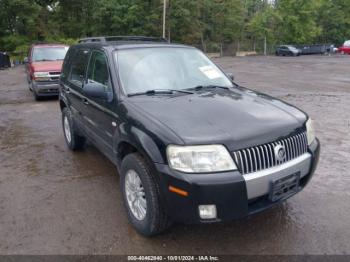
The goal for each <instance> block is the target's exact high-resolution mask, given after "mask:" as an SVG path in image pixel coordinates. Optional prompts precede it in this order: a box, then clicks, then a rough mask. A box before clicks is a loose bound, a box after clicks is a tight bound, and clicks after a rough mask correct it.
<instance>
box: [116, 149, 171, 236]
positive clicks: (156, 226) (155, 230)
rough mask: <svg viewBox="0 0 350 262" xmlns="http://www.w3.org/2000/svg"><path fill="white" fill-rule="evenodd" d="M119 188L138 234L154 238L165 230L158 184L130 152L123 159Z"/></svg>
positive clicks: (130, 219)
mask: <svg viewBox="0 0 350 262" xmlns="http://www.w3.org/2000/svg"><path fill="white" fill-rule="evenodd" d="M120 186H121V190H122V194H123V199H124V205H125V207H126V209H127V213H128V218H129V221H130V223H131V224H132V225H133V227H134V228H135V229H136V230H137V232H139V233H140V234H142V235H144V236H153V235H156V234H159V233H161V232H162V231H164V230H165V229H166V228H167V227H168V225H169V223H168V216H167V214H166V210H165V208H164V204H163V201H162V198H161V196H160V188H159V183H158V182H157V179H156V178H155V175H154V174H153V173H152V171H151V168H150V167H149V166H148V164H147V163H146V161H145V160H144V159H143V158H142V157H141V155H140V154H138V153H133V154H130V155H127V156H126V157H125V158H124V160H123V162H122V167H121V177H120Z"/></svg>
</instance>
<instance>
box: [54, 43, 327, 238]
mask: <svg viewBox="0 0 350 262" xmlns="http://www.w3.org/2000/svg"><path fill="white" fill-rule="evenodd" d="M59 99H60V106H61V109H62V124H63V130H64V135H65V139H66V142H67V144H68V146H69V148H71V149H72V150H78V149H82V148H83V147H84V144H85V141H86V139H89V141H91V142H92V143H93V144H94V145H95V146H96V147H97V148H99V149H100V150H101V151H102V152H103V153H104V154H105V155H106V156H107V157H108V158H109V159H110V160H111V161H112V162H113V163H114V164H115V165H116V167H117V169H118V172H119V174H120V187H121V190H122V195H123V198H124V203H125V206H126V209H127V214H128V217H129V220H130V222H131V223H132V225H133V226H134V227H135V228H136V230H137V231H138V232H139V233H141V234H143V235H146V236H151V235H154V234H157V233H159V232H161V231H163V230H164V229H166V228H167V226H169V225H170V222H185V223H198V222H200V223H205V222H221V221H230V220H233V219H236V218H240V217H244V216H247V215H250V214H253V213H256V212H258V211H261V210H264V209H266V208H269V207H271V206H273V205H275V204H276V203H279V202H281V201H283V200H285V199H287V198H289V197H290V196H292V195H294V194H295V193H297V192H299V191H300V190H301V189H303V188H304V187H305V186H306V184H307V183H308V181H309V180H310V178H311V176H312V175H313V173H314V170H315V168H316V165H317V162H318V156H319V148H320V146H319V142H318V140H317V138H315V134H314V131H313V128H312V122H311V120H310V119H309V118H308V116H307V115H306V114H305V113H303V112H302V111H300V110H299V109H297V108H295V107H293V106H291V105H289V104H286V103H284V102H282V101H280V100H277V99H275V98H272V97H270V96H267V95H264V94H261V93H257V92H253V91H251V90H249V89H246V88H243V87H240V86H238V85H237V84H235V83H234V82H233V77H230V76H229V75H227V74H225V73H224V72H223V71H222V70H221V69H220V68H219V67H218V66H216V65H215V64H214V63H213V62H211V61H210V59H208V58H207V57H206V56H205V55H204V54H203V53H202V52H201V51H199V50H197V49H196V48H193V47H190V46H185V45H177V44H170V43H167V42H165V41H164V40H163V39H155V38H146V37H100V38H88V39H83V40H81V41H80V43H79V44H77V45H75V46H72V47H71V48H70V49H69V51H68V53H67V55H66V58H65V60H64V65H63V71H62V75H61V79H60V94H59ZM82 172H84V171H83V170H82Z"/></svg>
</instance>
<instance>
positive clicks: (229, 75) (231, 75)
mask: <svg viewBox="0 0 350 262" xmlns="http://www.w3.org/2000/svg"><path fill="white" fill-rule="evenodd" d="M226 75H227V76H228V78H230V79H231V80H232V81H234V80H235V77H234V75H233V74H232V73H227V74H226Z"/></svg>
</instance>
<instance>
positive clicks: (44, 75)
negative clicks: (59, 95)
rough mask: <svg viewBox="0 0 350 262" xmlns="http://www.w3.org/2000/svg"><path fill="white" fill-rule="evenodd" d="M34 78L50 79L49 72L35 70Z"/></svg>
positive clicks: (40, 79)
mask: <svg viewBox="0 0 350 262" xmlns="http://www.w3.org/2000/svg"><path fill="white" fill-rule="evenodd" d="M34 79H35V80H39V81H48V80H50V74H49V72H34Z"/></svg>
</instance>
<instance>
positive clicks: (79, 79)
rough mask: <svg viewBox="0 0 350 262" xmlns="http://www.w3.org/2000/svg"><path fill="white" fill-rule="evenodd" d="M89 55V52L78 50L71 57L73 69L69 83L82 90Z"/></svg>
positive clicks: (71, 69)
mask: <svg viewBox="0 0 350 262" xmlns="http://www.w3.org/2000/svg"><path fill="white" fill-rule="evenodd" d="M89 54H90V52H89V50H84V49H78V50H76V51H75V54H74V55H73V56H72V57H71V68H70V74H69V77H68V81H69V82H71V83H72V84H74V85H76V86H78V87H80V88H82V87H83V82H84V78H85V73H86V67H87V63H88V61H89Z"/></svg>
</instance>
